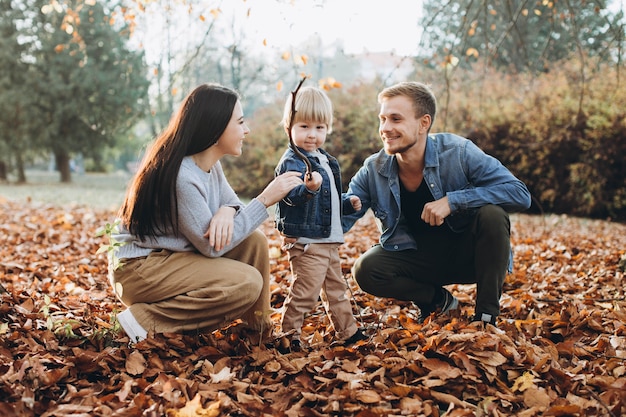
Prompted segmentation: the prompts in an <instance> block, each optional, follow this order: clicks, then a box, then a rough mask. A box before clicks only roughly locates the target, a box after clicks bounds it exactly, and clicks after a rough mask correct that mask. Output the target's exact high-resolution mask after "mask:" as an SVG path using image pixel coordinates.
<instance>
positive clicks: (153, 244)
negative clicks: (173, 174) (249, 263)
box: [112, 156, 269, 259]
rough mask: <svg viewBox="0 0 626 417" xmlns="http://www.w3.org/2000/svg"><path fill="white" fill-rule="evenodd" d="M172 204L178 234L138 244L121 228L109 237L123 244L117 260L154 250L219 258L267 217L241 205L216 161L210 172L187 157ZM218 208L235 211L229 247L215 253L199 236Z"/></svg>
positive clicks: (253, 205) (255, 206) (254, 205)
mask: <svg viewBox="0 0 626 417" xmlns="http://www.w3.org/2000/svg"><path fill="white" fill-rule="evenodd" d="M176 200H177V201H178V227H179V233H178V234H175V233H173V232H172V231H168V232H167V233H165V234H162V235H159V236H157V238H156V239H150V238H148V239H146V240H145V241H143V242H142V241H140V240H139V238H137V237H135V236H133V235H131V234H130V233H129V232H128V230H127V229H126V228H125V227H123V226H122V225H120V226H119V230H118V232H119V233H117V234H114V235H113V236H112V237H113V238H114V239H115V240H116V241H117V242H121V243H123V244H122V246H120V247H119V248H118V249H117V251H116V253H115V256H116V257H117V258H118V259H124V258H136V257H139V256H147V255H148V254H149V253H150V252H152V250H154V249H168V250H170V251H173V252H187V251H197V252H200V253H202V254H203V255H205V256H207V257H219V256H222V255H223V254H225V253H226V252H228V251H230V250H231V249H233V248H234V247H235V246H237V245H238V244H239V243H241V242H242V241H243V240H244V239H245V238H247V237H248V236H249V235H250V234H251V233H252V232H253V231H254V230H255V229H256V228H258V227H259V226H260V225H261V224H262V223H263V222H264V221H265V220H266V219H267V218H268V216H269V214H268V212H267V208H266V207H265V205H264V204H263V203H261V202H260V201H258V200H257V199H253V200H252V201H251V202H250V203H249V204H248V205H244V204H243V203H242V202H241V200H240V199H239V198H238V197H237V195H236V194H235V191H234V190H233V189H232V188H231V186H230V184H228V181H227V180H226V177H225V176H224V171H223V170H222V165H221V164H220V163H219V161H218V162H217V163H216V164H215V165H214V166H213V168H212V169H211V172H209V173H207V172H204V171H203V170H202V169H200V168H198V166H196V164H195V163H194V162H193V160H192V159H191V157H189V156H188V157H185V158H184V159H183V162H182V164H181V166H180V170H179V171H178V178H177V180H176ZM222 206H230V207H235V208H236V209H237V213H236V214H235V219H234V231H233V238H232V240H231V243H230V245H228V246H226V247H224V248H222V250H220V251H216V250H214V249H213V247H211V246H209V239H208V238H205V237H204V236H203V235H204V233H205V232H206V231H207V230H208V229H209V221H210V220H211V218H212V217H213V213H215V212H216V211H217V210H218V209H219V208H220V207H222Z"/></svg>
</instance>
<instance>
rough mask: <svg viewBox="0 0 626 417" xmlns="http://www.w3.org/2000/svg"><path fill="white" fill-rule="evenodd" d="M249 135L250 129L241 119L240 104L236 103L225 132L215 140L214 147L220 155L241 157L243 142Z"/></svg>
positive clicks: (241, 110) (241, 109)
mask: <svg viewBox="0 0 626 417" xmlns="http://www.w3.org/2000/svg"><path fill="white" fill-rule="evenodd" d="M248 133H250V129H249V128H248V125H246V122H245V121H244V119H243V108H242V107H241V102H240V101H237V103H236V104H235V107H234V108H233V115H232V116H231V118H230V122H228V126H226V130H224V133H222V136H220V138H219V139H218V140H217V143H216V144H215V147H216V148H218V150H219V151H220V153H221V154H222V155H232V156H239V155H241V150H242V147H243V140H244V139H245V137H246V135H247V134H248Z"/></svg>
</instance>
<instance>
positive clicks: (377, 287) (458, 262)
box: [343, 82, 531, 325]
mask: <svg viewBox="0 0 626 417" xmlns="http://www.w3.org/2000/svg"><path fill="white" fill-rule="evenodd" d="M378 101H379V103H380V114H379V119H380V127H379V133H380V137H381V139H382V142H383V149H382V150H381V151H379V152H378V153H376V154H374V155H371V156H370V157H368V158H367V159H366V160H365V162H364V164H363V166H362V167H361V169H360V170H359V171H358V172H357V173H356V175H355V176H354V177H353V178H352V180H351V181H350V185H349V189H348V195H356V196H358V197H360V199H361V202H362V209H361V210H360V211H359V212H357V213H356V214H354V215H351V216H345V217H344V219H343V226H344V231H347V230H349V229H350V228H351V227H352V226H353V225H354V222H355V221H356V220H357V219H358V218H359V217H361V216H363V214H365V212H366V210H367V209H369V208H371V209H372V211H373V213H374V215H375V217H376V220H377V223H378V225H379V228H380V231H381V236H380V243H379V244H378V245H375V246H374V247H372V248H371V249H369V250H368V251H367V252H365V253H364V254H363V255H362V256H361V257H360V258H359V259H358V260H357V262H356V263H355V265H354V270H353V273H354V277H355V279H356V281H357V282H358V284H359V285H360V287H361V288H362V289H363V290H364V291H367V292H368V293H370V294H373V295H376V296H379V297H392V298H396V299H399V300H408V301H412V302H413V303H414V304H415V305H417V306H418V307H419V309H420V314H419V321H420V322H423V321H424V320H425V319H426V318H427V317H428V316H429V315H431V313H436V314H443V313H447V312H449V311H451V310H454V309H457V308H458V300H457V298H456V297H454V296H453V295H452V294H451V293H450V292H449V291H448V290H446V289H445V288H443V286H444V285H448V284H453V283H463V284H468V283H476V284H477V292H476V308H475V312H474V316H473V318H472V321H482V322H486V323H491V324H493V325H495V324H496V318H497V316H498V315H499V314H500V296H501V294H502V287H503V284H504V279H505V276H506V273H507V271H508V272H511V268H512V252H511V244H510V222H509V216H508V214H507V212H515V211H521V210H525V209H527V208H528V207H530V202H531V201H530V193H529V191H528V189H527V188H526V186H525V185H524V183H523V182H522V181H520V180H519V179H517V178H516V177H515V176H513V174H511V172H510V171H509V170H508V169H507V168H506V167H504V166H503V165H502V164H501V163H500V162H499V161H498V160H497V159H495V158H493V157H491V156H489V155H487V154H485V153H484V152H483V151H482V150H481V149H479V148H478V147H477V146H476V145H475V144H474V143H472V142H471V141H470V140H468V139H465V138H462V137H460V136H457V135H454V134H450V133H437V134H432V135H429V132H430V128H431V126H432V124H433V122H434V121H435V115H436V111H437V102H436V99H435V96H434V94H433V93H432V91H431V90H430V89H429V88H428V87H427V86H426V85H424V84H422V83H417V82H403V83H399V84H396V85H394V86H391V87H388V88H386V89H384V90H383V91H382V92H381V93H380V94H379V96H378Z"/></svg>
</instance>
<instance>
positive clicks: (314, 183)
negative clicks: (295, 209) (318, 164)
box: [304, 171, 322, 191]
mask: <svg viewBox="0 0 626 417" xmlns="http://www.w3.org/2000/svg"><path fill="white" fill-rule="evenodd" d="M304 185H305V186H306V188H307V189H308V190H310V191H317V190H319V189H320V187H321V186H322V175H321V174H320V173H319V172H317V171H313V172H311V178H309V176H308V175H306V174H304Z"/></svg>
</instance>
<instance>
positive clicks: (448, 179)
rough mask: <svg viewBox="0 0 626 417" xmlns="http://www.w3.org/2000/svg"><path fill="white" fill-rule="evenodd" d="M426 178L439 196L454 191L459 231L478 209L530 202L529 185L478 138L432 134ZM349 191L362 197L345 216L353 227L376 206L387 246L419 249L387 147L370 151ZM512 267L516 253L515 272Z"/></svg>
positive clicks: (451, 223) (450, 220) (453, 219)
mask: <svg viewBox="0 0 626 417" xmlns="http://www.w3.org/2000/svg"><path fill="white" fill-rule="evenodd" d="M424 180H425V181H426V183H427V184H428V187H429V188H430V191H431V193H432V195H433V197H434V198H435V200H438V199H440V198H443V197H445V196H448V203H449V204H450V210H451V214H450V216H448V217H447V218H446V219H445V223H446V224H447V225H448V227H450V229H452V230H453V231H456V232H460V231H462V230H463V229H464V228H465V227H467V226H468V225H469V223H470V220H471V219H472V217H473V215H474V214H475V213H476V211H477V209H478V208H480V207H482V206H484V205H487V204H495V205H498V206H500V207H502V208H503V209H505V210H506V211H508V212H515V211H522V210H525V209H527V208H529V207H530V203H531V199H530V192H529V191H528V189H527V188H526V185H525V184H524V183H523V182H522V181H520V180H519V179H517V178H516V177H515V176H513V174H512V173H511V172H510V171H509V170H508V169H507V168H506V167H505V166H504V165H502V164H501V163H500V161H498V160H497V159H495V158H494V157H492V156H490V155H487V154H486V153H484V152H483V151H482V150H481V149H480V148H479V147H478V146H476V145H475V144H474V143H473V142H472V141H470V140H468V139H465V138H462V137H460V136H457V135H454V134H451V133H437V134H431V135H429V136H428V140H427V142H426V152H425V166H424ZM347 194H348V195H356V196H359V197H360V198H361V204H362V209H361V210H360V211H359V212H357V213H354V214H352V215H349V216H344V217H343V218H342V225H343V229H344V232H346V231H348V230H349V229H350V228H351V227H352V226H353V225H354V223H355V222H356V220H358V219H359V218H360V217H362V216H363V215H364V214H365V212H366V211H367V209H369V208H371V209H372V211H373V213H374V215H375V217H376V220H377V224H378V227H379V229H380V232H381V236H380V244H381V245H382V247H383V248H385V249H387V250H392V251H394V250H404V249H417V245H416V243H415V240H414V239H413V236H412V235H411V234H410V233H409V232H408V230H407V228H406V227H403V226H401V227H398V225H399V224H401V223H402V224H403V223H404V222H403V221H401V213H400V184H399V179H398V163H397V161H396V157H395V156H394V155H388V154H386V153H385V151H384V150H381V151H379V152H378V153H376V154H374V155H371V156H369V157H368V158H367V159H366V160H365V162H364V163H363V166H362V167H361V168H360V169H359V171H358V172H357V173H356V174H355V176H354V177H353V178H352V180H351V181H350V185H349V187H348V192H347ZM511 270H512V256H511V257H510V260H509V272H511Z"/></svg>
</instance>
